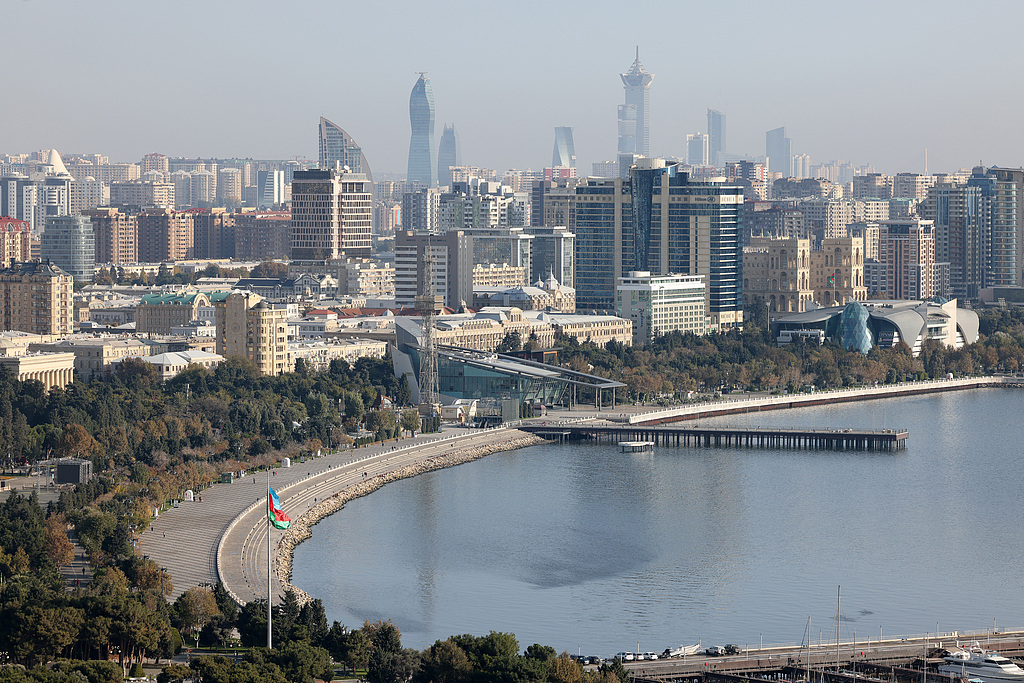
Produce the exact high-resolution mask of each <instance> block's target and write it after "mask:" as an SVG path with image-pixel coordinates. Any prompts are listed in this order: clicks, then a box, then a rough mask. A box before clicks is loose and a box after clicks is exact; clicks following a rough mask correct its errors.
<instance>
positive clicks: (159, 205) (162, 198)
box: [110, 180, 175, 209]
mask: <svg viewBox="0 0 1024 683" xmlns="http://www.w3.org/2000/svg"><path fill="white" fill-rule="evenodd" d="M110 203H111V205H113V206H138V207H142V208H156V209H173V208H174V207H175V195H174V183H172V182H152V181H147V180H128V181H125V182H121V183H111V184H110Z"/></svg>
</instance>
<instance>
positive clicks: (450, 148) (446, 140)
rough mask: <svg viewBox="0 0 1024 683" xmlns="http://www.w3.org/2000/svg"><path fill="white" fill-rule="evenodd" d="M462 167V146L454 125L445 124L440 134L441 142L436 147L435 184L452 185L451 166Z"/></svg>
mask: <svg viewBox="0 0 1024 683" xmlns="http://www.w3.org/2000/svg"><path fill="white" fill-rule="evenodd" d="M461 165H462V145H461V144H460V142H459V132H458V131H457V130H455V124H454V123H453V124H451V125H448V124H445V126H444V131H443V132H442V133H441V142H440V144H438V146H437V182H439V183H441V184H442V185H451V184H452V172H451V170H450V169H451V167H452V166H461Z"/></svg>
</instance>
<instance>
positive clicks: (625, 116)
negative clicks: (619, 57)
mask: <svg viewBox="0 0 1024 683" xmlns="http://www.w3.org/2000/svg"><path fill="white" fill-rule="evenodd" d="M620 75H621V76H622V85H623V89H624V90H625V91H626V103H625V105H623V106H620V107H619V152H620V153H629V152H632V153H634V154H642V155H643V156H650V154H651V119H650V114H651V81H653V80H654V74H652V73H648V72H647V70H646V69H644V65H643V64H641V63H640V47H639V46H637V48H636V59H635V60H633V64H632V66H630V67H629V71H627V72H626V73H624V74H620ZM630 138H632V140H630Z"/></svg>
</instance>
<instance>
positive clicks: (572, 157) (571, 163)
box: [551, 126, 576, 168]
mask: <svg viewBox="0 0 1024 683" xmlns="http://www.w3.org/2000/svg"><path fill="white" fill-rule="evenodd" d="M551 165H552V166H564V167H569V168H576V145H575V143H573V141H572V128H570V127H569V126H556V127H555V148H554V150H553V151H552V153H551Z"/></svg>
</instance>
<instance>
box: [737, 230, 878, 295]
mask: <svg viewBox="0 0 1024 683" xmlns="http://www.w3.org/2000/svg"><path fill="white" fill-rule="evenodd" d="M863 245H864V241H863V239H862V238H860V237H836V238H831V239H825V240H823V241H822V244H821V249H820V250H812V249H811V241H810V240H807V239H797V238H786V239H772V238H767V237H764V238H761V237H755V238H752V239H751V241H750V246H749V247H744V249H743V300H744V302H745V303H747V304H750V303H753V302H754V301H755V300H757V299H760V300H761V301H763V302H765V303H766V304H767V305H768V308H769V309H770V310H771V311H779V312H786V313H802V312H804V311H806V310H807V303H808V302H809V301H814V302H817V303H818V304H820V305H822V306H831V305H833V304H835V303H845V302H848V301H865V300H866V299H867V288H866V287H865V284H864V247H863Z"/></svg>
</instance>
